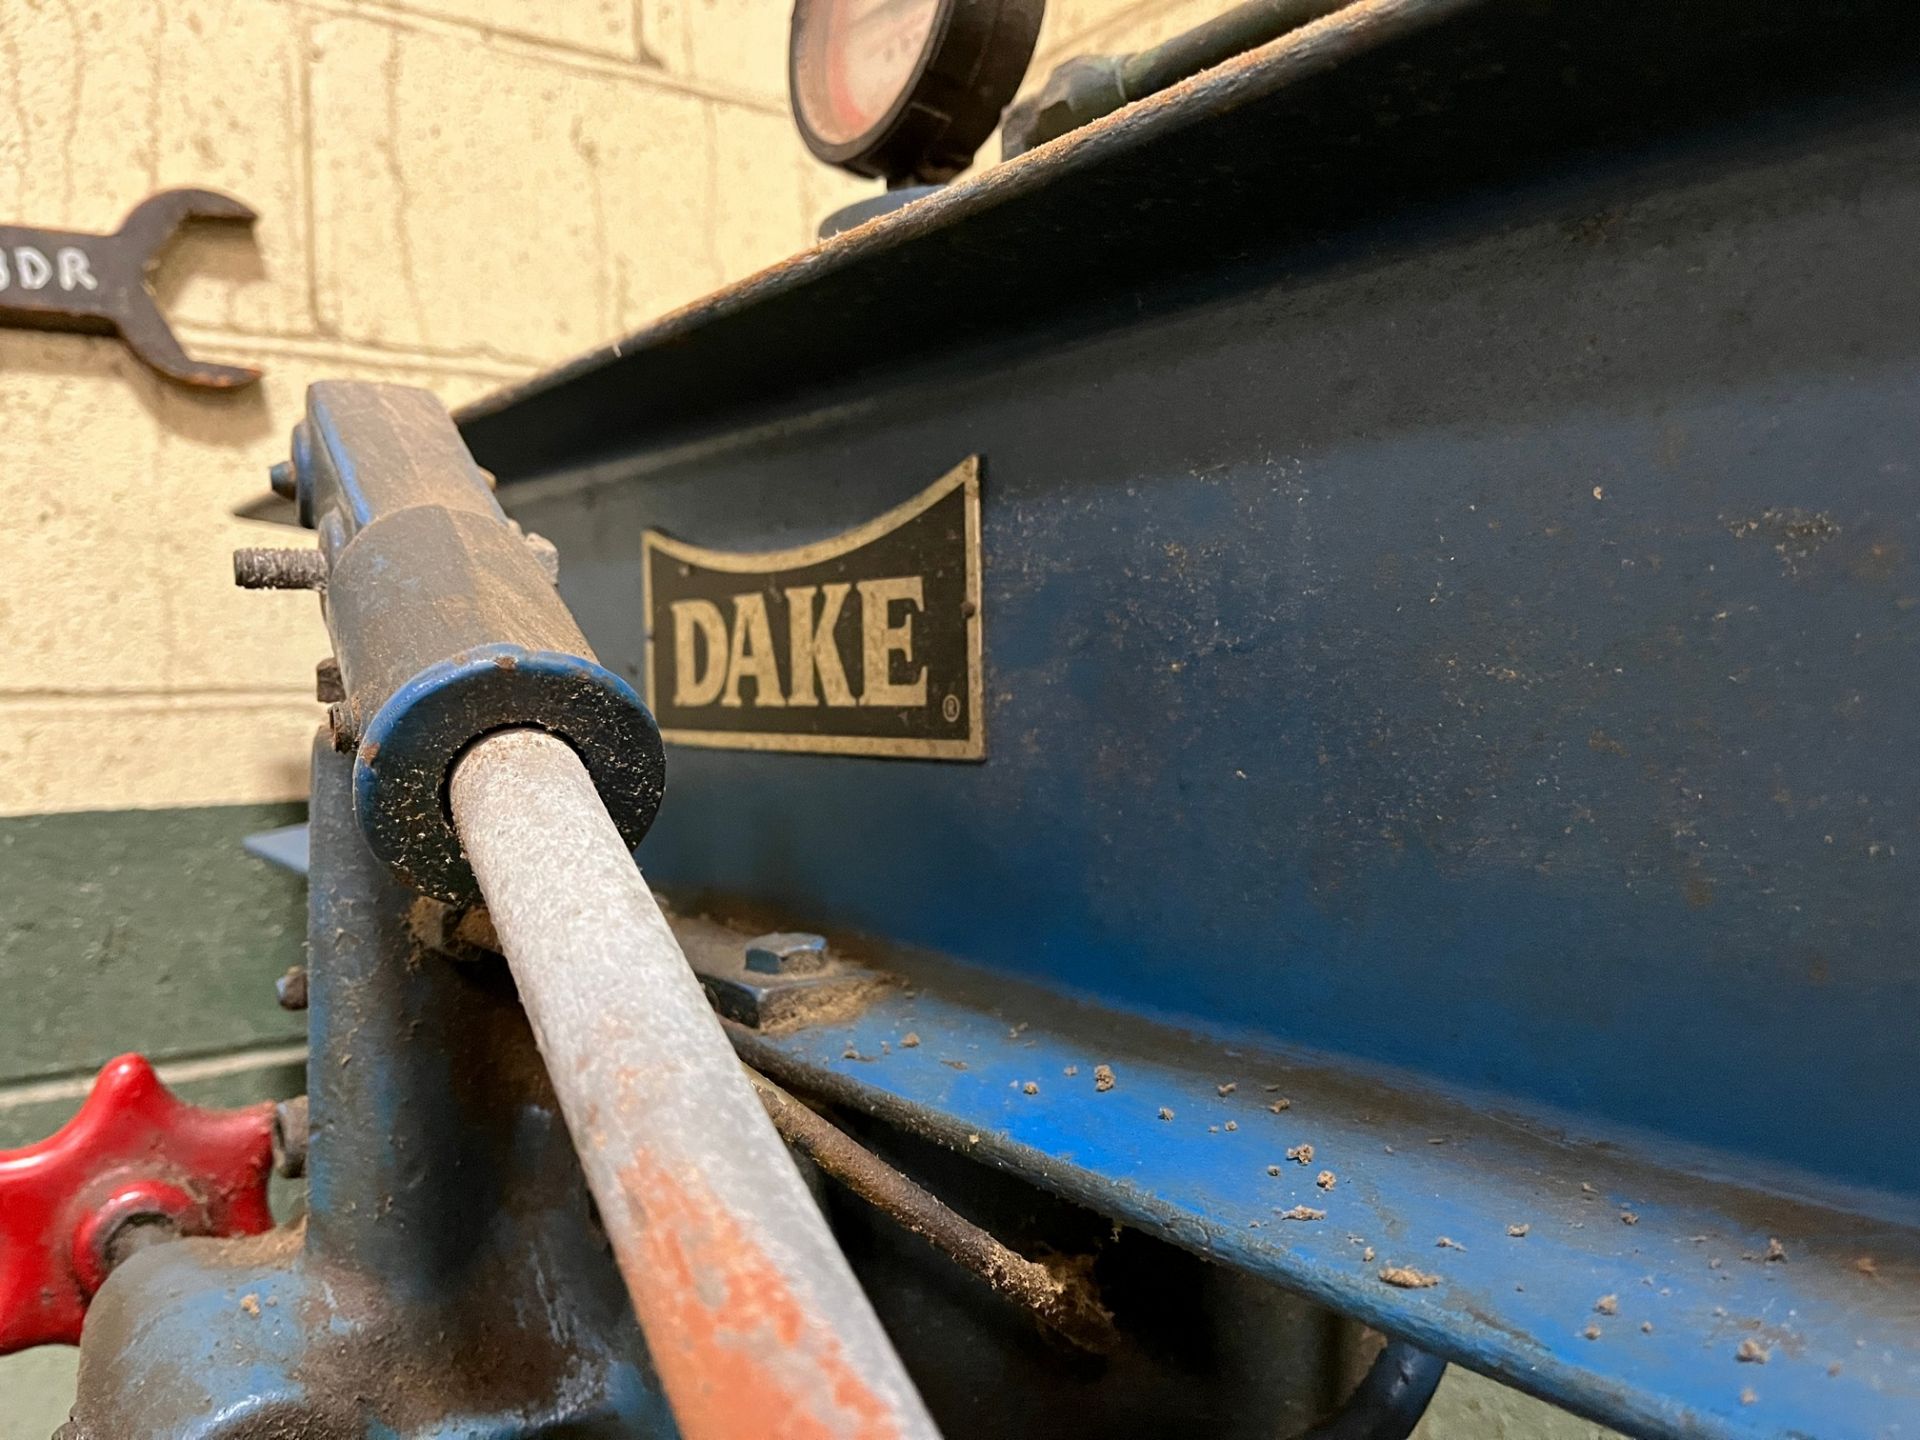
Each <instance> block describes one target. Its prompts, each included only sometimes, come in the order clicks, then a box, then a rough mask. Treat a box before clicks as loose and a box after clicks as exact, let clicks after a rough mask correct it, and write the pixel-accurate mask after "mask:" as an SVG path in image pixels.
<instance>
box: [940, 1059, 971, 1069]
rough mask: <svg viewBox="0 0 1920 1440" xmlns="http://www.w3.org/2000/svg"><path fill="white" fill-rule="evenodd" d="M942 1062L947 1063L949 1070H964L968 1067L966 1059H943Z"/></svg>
mask: <svg viewBox="0 0 1920 1440" xmlns="http://www.w3.org/2000/svg"><path fill="white" fill-rule="evenodd" d="M940 1063H941V1064H942V1065H945V1066H946V1067H947V1068H948V1069H949V1070H964V1069H966V1068H967V1062H966V1061H964V1060H942V1061H941V1062H940Z"/></svg>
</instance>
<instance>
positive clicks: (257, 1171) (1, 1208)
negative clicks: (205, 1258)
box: [0, 1055, 273, 1355]
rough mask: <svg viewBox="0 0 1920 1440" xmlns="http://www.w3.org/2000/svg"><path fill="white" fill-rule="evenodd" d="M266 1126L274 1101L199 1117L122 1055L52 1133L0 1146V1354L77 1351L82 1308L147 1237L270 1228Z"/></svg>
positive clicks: (136, 1059)
mask: <svg viewBox="0 0 1920 1440" xmlns="http://www.w3.org/2000/svg"><path fill="white" fill-rule="evenodd" d="M272 1128H273V1106H272V1104H271V1103H269V1104H264V1105H253V1106H249V1107H248V1108H247V1109H245V1110H202V1109H200V1108H199V1107H198V1106H196V1105H188V1104H186V1103H184V1102H183V1101H180V1100H178V1099H176V1098H175V1097H174V1095H173V1093H172V1092H171V1091H170V1090H168V1089H167V1087H166V1086H164V1085H162V1084H161V1083H160V1077H159V1076H157V1075H155V1074H154V1073H153V1067H152V1066H151V1065H149V1064H148V1063H147V1062H146V1061H145V1060H143V1059H142V1058H141V1057H140V1056H138V1055H122V1056H121V1057H120V1058H119V1059H118V1060H112V1061H109V1062H108V1063H107V1066H106V1068H105V1069H103V1070H102V1071H101V1072H100V1075H99V1078H98V1079H96V1080H95V1081H94V1082H93V1092H92V1093H91V1094H90V1095H88V1096H87V1102H86V1104H84V1105H82V1106H81V1107H80V1113H79V1114H77V1115H75V1116H74V1117H73V1119H71V1120H69V1121H68V1122H67V1123H66V1124H65V1125H63V1126H61V1128H60V1129H59V1130H58V1131H56V1132H55V1133H54V1134H52V1135H49V1136H48V1137H47V1138H46V1139H45V1140H41V1141H39V1142H38V1143H36V1144H33V1145H28V1146H27V1147H25V1148H24V1149H20V1150H0V1355H5V1354H10V1353H11V1352H13V1351H15V1350H24V1349H26V1348H27V1347H28V1346H31V1345H75V1344H78V1343H79V1341H80V1322H81V1320H82V1319H83V1318H84V1317H85V1315H86V1310H87V1302H88V1301H90V1300H91V1299H92V1298H93V1295H94V1292H95V1291H96V1290H98V1289H99V1288H100V1286H101V1283H102V1282H103V1281H105V1279H106V1278H107V1272H108V1271H109V1270H110V1269H112V1267H113V1265H114V1263H115V1262H116V1261H117V1260H118V1259H120V1258H123V1257H124V1256H125V1255H126V1254H127V1253H130V1252H131V1250H132V1248H134V1246H136V1245H137V1244H139V1243H140V1242H141V1241H142V1240H143V1239H147V1238H151V1237H154V1236H174V1235H256V1234H258V1233H259V1232H260V1231H262V1230H265V1229H267V1228H268V1227H270V1226H271V1225H272V1224H273V1217H272V1215H271V1214H270V1213H269V1212H268V1209H267V1174H268V1171H269V1170H270V1169H271V1168H272V1164H273V1146H272Z"/></svg>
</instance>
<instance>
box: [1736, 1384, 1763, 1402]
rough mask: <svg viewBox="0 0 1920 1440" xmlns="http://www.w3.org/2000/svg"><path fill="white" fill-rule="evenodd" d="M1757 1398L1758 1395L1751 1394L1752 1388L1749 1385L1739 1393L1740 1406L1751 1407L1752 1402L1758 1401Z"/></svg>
mask: <svg viewBox="0 0 1920 1440" xmlns="http://www.w3.org/2000/svg"><path fill="white" fill-rule="evenodd" d="M1759 1398H1760V1397H1759V1396H1758V1395H1756V1394H1754V1393H1753V1386H1751V1385H1749V1386H1747V1387H1746V1388H1745V1389H1744V1390H1742V1391H1741V1392H1740V1403H1741V1404H1742V1405H1751V1404H1753V1402H1754V1401H1756V1400H1758V1399H1759Z"/></svg>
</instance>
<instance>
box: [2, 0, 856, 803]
mask: <svg viewBox="0 0 1920 1440" xmlns="http://www.w3.org/2000/svg"><path fill="white" fill-rule="evenodd" d="M785 32H786V11H785V8H784V6H783V5H782V4H781V3H780V0H565V3H552V0H396V3H391V4H389V3H381V0H155V3H145V4H138V5H115V6H101V5H75V4H71V3H52V0H19V3H12V4H7V5H4V6H0V55H3V56H4V57H5V65H4V67H0V96H3V97H4V100H3V102H0V113H3V114H4V115H6V117H7V121H6V123H5V124H0V221H19V222H23V223H27V224H35V225H46V226H56V227H63V228H73V229H81V230H110V229H112V228H113V227H114V226H115V225H117V224H118V222H119V220H120V218H121V217H122V216H123V215H124V214H125V212H126V211H127V210H128V209H129V208H130V207H131V206H132V205H133V204H134V203H135V202H136V201H138V200H140V199H141V198H143V197H144V196H146V195H148V194H150V193H152V192H153V191H155V190H159V189H162V188H165V187H168V186H177V185H199V186H206V187H209V188H213V189H218V190H223V191H226V192H228V193H230V194H232V195H235V196H238V197H239V198H241V199H243V200H245V201H247V202H248V203H249V204H251V205H252V206H253V207H254V208H255V209H257V210H258V211H259V212H260V219H259V222H258V223H257V225H256V226H255V227H254V231H253V233H252V235H251V236H249V235H247V234H245V233H238V232H231V231H221V230H218V229H215V228H213V227H200V228H199V229H198V230H196V231H194V232H191V233H187V234H184V235H183V236H182V237H181V239H180V241H179V242H178V243H177V244H176V245H175V246H174V247H173V248H172V250H171V251H169V252H168V253H167V255H166V257H165V259H164V261H163V263H162V266H161V268H160V271H159V274H158V277H157V278H158V289H159V291H160V293H161V295H162V300H163V307H164V310H165V312H166V313H167V314H168V315H169V316H171V317H172V319H173V321H174V323H175V326H176V329H177V330H178V331H179V333H180V335H181V337H182V339H183V341H184V342H185V344H186V345H187V347H188V349H189V350H190V351H192V352H193V353H196V354H200V355H204V356H207V357H210V358H213V359H218V360H225V361H233V362H241V363H247V364H253V365H258V366H260V367H262V368H263V369H264V370H265V371H266V372H267V373H266V378H265V380H264V381H262V382H261V383H260V385H258V386H257V387H255V388H253V389H249V390H246V391H242V392H240V393H238V394H233V395H216V394H211V393H208V392H196V391H191V390H184V389H182V388H180V387H178V386H176V385H173V384H171V383H169V382H166V381H163V380H160V379H158V378H156V377H154V376H153V375H151V374H150V373H149V372H147V371H146V370H145V369H144V367H142V366H141V365H140V364H139V363H138V362H136V361H135V360H133V359H132V357H131V356H129V355H128V354H127V353H126V352H125V351H124V350H123V349H122V348H121V347H120V346H119V345H118V344H116V343H115V342H113V341H109V340H101V339H90V338H77V337H72V336H64V335H35V334H31V333H27V332H20V331H0V415H4V417H5V422H4V424H0V514H3V515H4V516H5V520H4V523H0V636H4V638H5V642H6V655H7V660H8V663H7V664H6V665H5V666H4V667H3V668H0V815H17V814H26V813H36V812H45V811H65V810H91V809H99V808H103V807H120V806H179V805H206V804H215V803H227V802H239V801H264V800H278V799H286V798H291V797H295V796H298V795H300V794H301V793H303V791H304V787H305V763H304V750H305V743H306V736H307V734H308V732H309V730H310V728H311V726H312V724H313V723H314V715H315V712H314V708H313V705H312V703H311V694H310V685H309V684H308V678H307V677H308V675H309V672H310V670H311V667H312V664H313V661H314V658H315V656H317V655H320V654H322V653H324V646H323V644H322V641H321V630H320V626H319V622H318V619H317V617H316V615H315V613H314V611H315V607H314V606H313V604H312V603H311V601H310V598H308V597H261V596H247V595H241V594H238V593H236V592H235V591H234V590H233V589H232V587H231V585H230V583H229V579H228V562H227V558H226V557H227V552H228V551H230V550H231V549H232V548H233V547H234V546H235V545H238V544H261V543H273V539H274V536H275V534H276V531H275V530H274V529H273V528H271V527H266V526H261V525H258V524H254V523H249V522H246V521H241V520H235V519H232V518H231V517H230V516H229V515H228V511H229V510H230V509H231V507H232V506H233V505H234V504H235V503H236V502H239V501H242V500H245V499H247V498H249V497H250V496H252V495H253V494H255V493H257V491H258V490H259V488H260V486H261V485H262V483H263V481H262V478H261V477H262V475H263V469H262V467H263V466H264V465H265V464H266V463H267V462H268V461H269V460H270V459H271V458H273V457H274V456H275V455H276V454H278V453H281V452H282V451H283V450H284V446H285V443H286V440H285V437H286V433H287V430H288V428H289V426H290V425H291V424H292V423H293V421H294V420H295V419H296V418H297V417H298V415H299V413H300V406H301V396H302V393H303V391H304V389H305V387H306V385H307V383H308V382H309V381H311V380H313V379H315V378H318V377H322V376H365V377H368V378H377V379H388V380H397V381H404V382H407V383H412V384H419V385H426V386H429V387H431V388H433V389H434V390H436V391H438V392H439V393H440V394H441V395H443V396H444V397H445V398H446V399H447V400H448V402H449V403H459V402H461V401H463V400H466V399H469V398H471V397H473V396H475V395H478V394H480V393H483V392H485V391H487V390H489V389H492V388H494V387H497V386H499V385H502V384H504V383H507V382H510V381H513V380H517V379H520V378H522V377H523V376H526V375H529V374H532V373H533V372H535V371H536V370H537V369H539V368H540V367H542V366H544V365H547V364H551V363H553V362H554V361H557V360H560V359H563V358H565V357H567V356H569V355H571V354H574V353H576V352H578V351H580V350H583V349H585V348H587V347H588V346H590V345H592V344H594V343H596V342H599V341H602V340H606V339H610V338H612V337H614V336H616V335H618V334H620V333H622V332H624V331H627V330H631V329H633V328H634V327H636V326H637V325H639V324H640V323H642V322H643V321H645V320H647V319H649V318H651V317H653V316H656V315H658V314H660V313H662V312H663V311H666V310H669V309H671V308H673V307H675V306H677V305H680V304H682V303H684V302H686V301H688V300H691V299H693V298H695V297H697V296H699V295H701V294H703V293H704V292H706V291H708V290H711V289H713V288H714V287H716V286H718V285H720V284H721V283H723V282H724V281H727V280H730V279H734V278H737V277H739V276H741V275H743V274H746V273H748V272H750V271H752V270H754V269H757V268H759V267H760V266H761V265H764V264H765V263H767V262H769V261H771V260H775V259H778V258H779V257H781V256H783V255H786V254H789V253H791V252H792V251H794V250H796V249H799V248H800V247H802V246H804V245H805V244H806V243H807V242H808V240H809V239H810V237H811V233H812V225H813V222H814V220H815V219H816V218H817V216H818V215H819V214H820V213H823V212H824V211H825V210H827V209H830V208H832V206H833V205H834V204H836V203H838V200H837V198H836V197H838V196H841V195H845V194H848V193H852V192H854V191H855V190H857V188H858V187H857V186H856V185H855V184H854V182H852V181H851V180H843V179H841V178H839V177H836V176H835V175H834V174H833V173H832V172H829V171H826V170H823V169H822V168H820V167H819V166H817V165H815V164H813V163H812V162H811V160H810V159H809V157H807V156H806V154H805V152H804V150H803V148H802V147H801V145H800V142H799V140H798V139H797V137H796V136H795V135H794V132H793V128H792V126H791V124H790V123H789V122H788V119H787V116H786V103H785V97H784V55H785Z"/></svg>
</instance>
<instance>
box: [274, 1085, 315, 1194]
mask: <svg viewBox="0 0 1920 1440" xmlns="http://www.w3.org/2000/svg"><path fill="white" fill-rule="evenodd" d="M273 1173H274V1174H276V1175H278V1176H279V1177H280V1178H281V1179H283V1180H298V1179H299V1178H300V1177H301V1176H303V1175H305V1174H306V1173H307V1097H306V1096H304V1095H296V1096H294V1098H293V1099H291V1100H282V1101H281V1102H280V1103H279V1104H278V1105H276V1106H274V1107H273Z"/></svg>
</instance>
